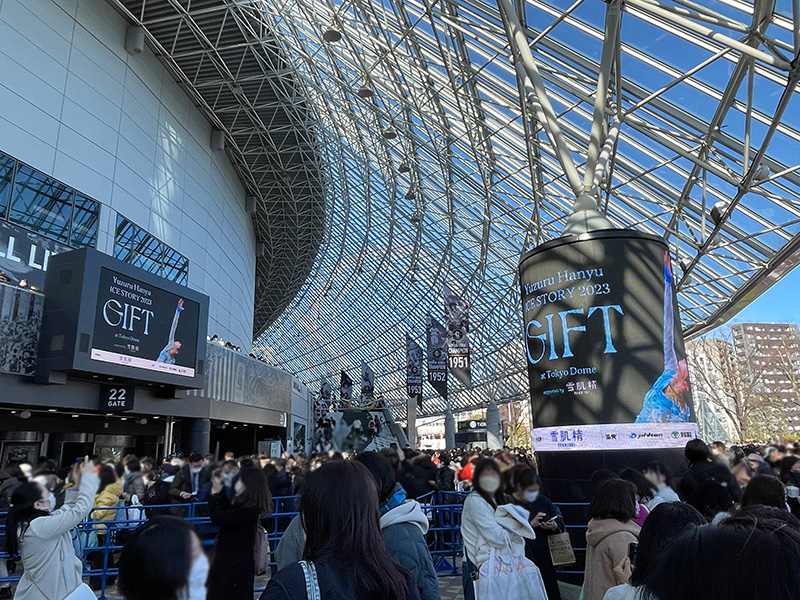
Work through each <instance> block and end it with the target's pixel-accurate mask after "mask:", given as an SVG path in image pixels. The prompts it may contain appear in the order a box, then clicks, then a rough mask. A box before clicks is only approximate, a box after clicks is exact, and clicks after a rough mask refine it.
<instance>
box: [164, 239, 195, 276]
mask: <svg viewBox="0 0 800 600" xmlns="http://www.w3.org/2000/svg"><path fill="white" fill-rule="evenodd" d="M163 275H164V277H165V278H166V279H169V280H170V281H174V282H175V283H179V284H181V285H186V283H187V281H188V279H189V260H188V259H187V258H186V257H185V256H183V255H182V254H180V253H179V252H177V251H175V250H173V249H172V248H170V247H167V249H166V252H165V253H164V271H163Z"/></svg>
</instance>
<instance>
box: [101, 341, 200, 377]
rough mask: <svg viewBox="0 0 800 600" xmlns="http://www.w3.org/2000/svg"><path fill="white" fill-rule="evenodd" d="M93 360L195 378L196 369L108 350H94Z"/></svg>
mask: <svg viewBox="0 0 800 600" xmlns="http://www.w3.org/2000/svg"><path fill="white" fill-rule="evenodd" d="M92 360H99V361H100V362H107V363H112V364H115V365H124V366H126V367H136V368H137V369H147V370H148V371H158V372H159V373H169V374H170V375H183V376H184V377H194V369H192V368H190V367H182V366H180V365H171V364H169V363H163V362H158V361H155V360H148V359H146V358H137V357H135V356H127V355H125V354H117V353H116V352H107V351H106V350H98V349H97V348H92Z"/></svg>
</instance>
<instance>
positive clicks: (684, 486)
mask: <svg viewBox="0 0 800 600" xmlns="http://www.w3.org/2000/svg"><path fill="white" fill-rule="evenodd" d="M684 456H686V459H687V460H688V461H689V469H688V470H687V471H686V472H685V473H684V474H683V476H682V477H681V482H680V485H679V486H678V493H679V494H680V495H681V497H682V498H683V499H684V500H685V501H686V502H688V503H689V504H691V505H692V506H694V507H695V508H697V509H698V510H699V511H700V512H703V510H702V509H701V508H700V503H701V500H700V499H699V497H698V496H700V495H701V491H703V490H706V489H707V488H708V484H709V482H711V483H715V484H718V485H720V486H722V487H724V488H726V489H727V491H728V492H729V494H730V496H731V498H732V499H733V501H734V502H738V501H739V500H741V498H742V488H741V487H740V486H739V482H738V481H736V477H734V476H733V473H731V470H730V469H729V468H728V467H727V466H725V465H723V464H722V463H719V462H716V461H715V460H713V458H712V455H711V450H710V449H709V447H708V446H707V445H706V443H705V442H704V441H703V440H699V439H695V440H690V441H688V442H687V443H686V448H685V449H684Z"/></svg>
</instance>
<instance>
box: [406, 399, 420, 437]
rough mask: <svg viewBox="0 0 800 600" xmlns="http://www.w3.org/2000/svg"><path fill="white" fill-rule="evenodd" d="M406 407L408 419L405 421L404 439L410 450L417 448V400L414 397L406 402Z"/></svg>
mask: <svg viewBox="0 0 800 600" xmlns="http://www.w3.org/2000/svg"><path fill="white" fill-rule="evenodd" d="M406 406H407V407H408V419H407V421H406V437H407V438H408V445H409V446H411V447H412V448H416V447H417V398H416V396H414V397H412V398H408V399H407V400H406Z"/></svg>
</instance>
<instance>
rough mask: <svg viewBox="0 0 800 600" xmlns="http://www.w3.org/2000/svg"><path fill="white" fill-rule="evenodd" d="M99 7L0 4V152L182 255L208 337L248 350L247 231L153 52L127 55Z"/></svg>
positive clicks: (108, 229)
mask: <svg viewBox="0 0 800 600" xmlns="http://www.w3.org/2000/svg"><path fill="white" fill-rule="evenodd" d="M126 28H127V23H126V22H125V20H124V19H123V18H122V17H121V16H120V15H119V14H118V13H116V12H115V11H114V9H113V8H112V7H111V6H110V5H109V4H108V3H107V2H105V1H104V0H0V74H2V77H0V150H2V151H3V152H6V153H7V154H10V155H12V156H14V157H15V158H17V159H19V160H21V161H23V162H26V163H28V164H30V165H31V166H33V167H34V168H36V169H39V170H40V171H43V172H44V173H46V174H47V175H51V176H53V177H55V178H57V179H59V180H61V181H63V182H64V183H66V184H68V185H70V186H72V187H74V188H76V189H77V190H79V191H81V192H83V193H85V194H87V195H89V196H91V197H93V198H94V199H96V200H98V201H99V202H101V203H102V204H103V207H102V209H101V215H100V232H99V238H98V249H99V250H101V251H103V252H106V253H111V252H112V250H113V245H114V229H115V225H116V216H117V213H119V214H121V215H123V216H124V217H126V218H128V219H129V220H131V221H133V222H135V223H136V224H137V225H139V226H141V227H143V228H144V229H145V230H147V231H148V232H149V233H151V234H153V235H155V236H156V237H157V238H159V239H160V240H161V241H162V242H164V243H166V244H168V245H170V246H172V247H173V248H175V249H176V250H178V251H179V252H181V253H182V254H183V255H185V256H186V257H187V258H188V259H189V287H191V288H193V289H196V290H199V291H201V292H204V293H206V294H208V295H209V296H210V298H211V306H210V317H209V326H208V327H209V334H214V333H216V334H219V335H220V336H222V337H223V338H225V339H226V340H230V341H232V342H233V343H234V344H236V345H240V346H242V347H243V348H249V347H250V342H251V340H252V329H253V288H254V273H255V236H254V232H253V227H252V224H251V222H250V218H249V217H248V216H247V215H246V213H245V206H244V203H245V201H244V196H245V194H244V190H243V188H242V186H241V184H240V182H239V180H238V178H237V176H236V174H235V172H234V170H233V167H232V166H231V164H230V162H229V160H228V158H227V156H226V155H225V154H224V153H217V152H212V151H211V149H210V135H211V126H210V125H209V124H208V122H207V121H206V120H205V119H204V117H203V116H202V115H201V114H200V113H199V111H197V109H195V107H194V105H193V104H192V103H191V102H190V100H189V98H188V96H186V95H185V94H184V92H183V91H182V90H181V89H180V88H179V87H178V85H177V84H176V83H175V81H174V80H173V78H172V77H170V75H169V74H168V72H167V71H166V69H164V68H163V67H162V66H161V64H160V63H159V62H158V60H157V59H156V58H155V57H154V56H153V54H152V52H150V51H149V50H147V49H146V50H145V51H144V52H143V53H142V54H139V55H133V56H132V55H129V54H128V53H127V52H126V51H125V48H124V43H125V31H126Z"/></svg>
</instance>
